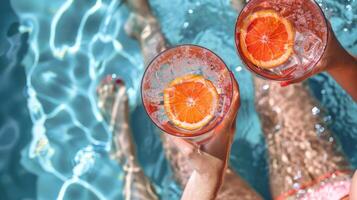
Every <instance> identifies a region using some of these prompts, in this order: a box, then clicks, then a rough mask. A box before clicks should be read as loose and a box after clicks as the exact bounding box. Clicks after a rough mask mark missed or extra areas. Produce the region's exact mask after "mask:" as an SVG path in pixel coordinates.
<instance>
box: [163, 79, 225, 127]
mask: <svg viewBox="0 0 357 200" xmlns="http://www.w3.org/2000/svg"><path fill="white" fill-rule="evenodd" d="M218 98H219V95H218V93H217V90H216V88H215V87H214V85H213V84H212V82H211V81H209V80H207V79H205V78H203V77H202V76H200V75H186V76H183V77H178V78H176V79H175V80H173V81H172V82H171V83H170V84H169V86H168V87H167V88H165V89H164V108H165V112H166V114H167V116H168V118H169V120H170V121H171V122H172V123H173V124H175V125H176V126H177V127H180V128H183V129H186V130H196V129H199V128H202V127H203V126H205V125H206V124H208V123H209V122H210V121H211V120H212V119H213V117H214V113H215V111H216V109H217V107H218Z"/></svg>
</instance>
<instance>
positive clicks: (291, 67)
mask: <svg viewBox="0 0 357 200" xmlns="http://www.w3.org/2000/svg"><path fill="white" fill-rule="evenodd" d="M299 65H301V61H300V59H299V58H298V57H297V56H296V55H295V54H293V55H292V56H290V58H289V60H288V61H286V62H285V63H284V64H282V65H280V66H279V67H277V68H273V69H272V71H273V72H274V73H275V74H278V75H280V76H286V75H288V74H291V73H292V72H293V71H295V69H296V68H297V67H298V66H299Z"/></svg>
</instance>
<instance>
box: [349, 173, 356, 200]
mask: <svg viewBox="0 0 357 200" xmlns="http://www.w3.org/2000/svg"><path fill="white" fill-rule="evenodd" d="M350 199H351V200H356V199H357V171H356V172H355V174H354V176H353V178H352V185H351V192H350Z"/></svg>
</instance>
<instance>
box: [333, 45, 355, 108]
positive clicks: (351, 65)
mask: <svg viewBox="0 0 357 200" xmlns="http://www.w3.org/2000/svg"><path fill="white" fill-rule="evenodd" d="M337 59H338V63H337V64H336V65H335V66H333V67H331V68H329V69H328V70H327V72H328V73H329V74H330V75H331V76H332V77H333V78H334V79H335V80H336V82H337V83H338V84H340V85H341V87H342V88H343V89H344V90H345V91H346V92H347V93H348V94H349V95H351V97H352V98H353V99H354V100H355V101H357V59H355V58H353V57H352V56H351V55H349V54H348V53H347V52H345V56H343V57H339V58H337Z"/></svg>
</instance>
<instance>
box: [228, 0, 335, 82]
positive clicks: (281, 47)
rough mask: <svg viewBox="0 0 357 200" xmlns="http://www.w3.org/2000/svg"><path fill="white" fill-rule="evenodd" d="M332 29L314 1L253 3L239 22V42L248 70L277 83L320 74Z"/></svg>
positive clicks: (270, 0) (236, 35)
mask: <svg viewBox="0 0 357 200" xmlns="http://www.w3.org/2000/svg"><path fill="white" fill-rule="evenodd" d="M329 31H330V28H329V26H328V22H327V21H326V18H325V16H324V14H323V12H322V10H321V9H320V7H319V6H318V5H317V4H316V3H315V2H314V1H313V0H251V1H249V2H248V3H247V5H246V6H245V7H244V8H243V10H242V11H241V13H240V15H239V16H238V19H237V21H236V29H235V41H236V47H237V49H238V52H239V54H240V56H241V58H242V60H243V62H244V63H245V64H246V66H247V67H248V69H250V70H251V71H253V72H254V73H256V74H258V75H260V76H261V77H263V78H266V79H271V80H277V81H297V80H303V79H305V78H307V77H309V76H310V75H311V74H313V73H314V72H315V71H318V69H317V66H316V64H317V63H318V62H319V61H320V59H321V57H322V55H323V53H324V52H325V49H326V46H327V41H328V37H329Z"/></svg>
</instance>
